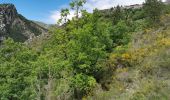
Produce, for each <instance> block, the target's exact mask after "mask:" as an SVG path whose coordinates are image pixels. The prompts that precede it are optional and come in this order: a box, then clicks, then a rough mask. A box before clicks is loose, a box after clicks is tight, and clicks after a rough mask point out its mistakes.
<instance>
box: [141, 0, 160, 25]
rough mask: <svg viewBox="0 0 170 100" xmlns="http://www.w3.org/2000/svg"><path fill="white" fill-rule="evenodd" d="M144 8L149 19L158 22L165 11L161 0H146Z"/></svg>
mask: <svg viewBox="0 0 170 100" xmlns="http://www.w3.org/2000/svg"><path fill="white" fill-rule="evenodd" d="M143 9H144V12H145V14H146V17H147V18H148V20H149V21H150V22H151V23H157V22H159V21H160V16H161V15H162V12H163V3H162V1H161V0H146V1H145V3H144V6H143Z"/></svg>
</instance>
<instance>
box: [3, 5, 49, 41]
mask: <svg viewBox="0 0 170 100" xmlns="http://www.w3.org/2000/svg"><path fill="white" fill-rule="evenodd" d="M45 32H47V30H46V29H45V28H43V27H41V26H39V25H37V24H35V23H34V22H32V21H29V20H27V19H26V18H25V17H23V16H22V15H20V14H18V13H17V10H16V8H15V6H14V5H13V4H0V41H2V40H3V39H4V38H7V37H10V38H13V39H14V41H18V42H24V41H26V40H28V39H30V38H32V37H35V36H38V35H40V34H42V33H45Z"/></svg>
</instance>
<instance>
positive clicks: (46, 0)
mask: <svg viewBox="0 0 170 100" xmlns="http://www.w3.org/2000/svg"><path fill="white" fill-rule="evenodd" d="M70 1H71V0H1V1H0V3H13V4H14V5H15V6H16V8H17V10H18V12H19V13H20V14H22V15H23V16H25V17H26V18H27V19H30V20H36V21H41V22H44V23H48V24H54V23H56V22H57V19H59V18H60V14H59V13H60V9H61V8H65V7H68V5H69V2H70ZM142 2H144V0H87V4H86V5H85V8H86V9H87V10H88V11H89V12H91V11H92V10H93V9H94V8H98V9H106V8H110V7H113V6H116V5H118V4H119V5H131V4H138V3H142ZM73 12H74V11H71V15H70V18H71V17H72V16H73V15H74V13H73Z"/></svg>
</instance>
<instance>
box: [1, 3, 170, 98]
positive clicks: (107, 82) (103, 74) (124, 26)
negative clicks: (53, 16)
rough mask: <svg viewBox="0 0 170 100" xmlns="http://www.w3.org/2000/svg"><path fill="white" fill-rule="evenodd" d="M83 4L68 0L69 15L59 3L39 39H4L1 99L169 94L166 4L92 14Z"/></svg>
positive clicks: (169, 18)
mask: <svg viewBox="0 0 170 100" xmlns="http://www.w3.org/2000/svg"><path fill="white" fill-rule="evenodd" d="M85 3H86V1H85V0H73V1H72V2H71V3H70V6H71V9H73V10H75V17H74V18H73V19H72V20H69V19H68V18H67V17H68V15H69V9H62V10H61V19H60V20H59V24H62V26H61V27H58V28H51V29H50V30H49V33H50V36H49V37H48V39H46V41H43V40H41V46H40V44H32V45H31V46H28V45H25V44H22V43H17V42H14V41H13V40H12V39H7V40H5V41H4V42H3V43H2V44H1V46H0V47H1V48H0V99H1V100H36V99H37V100H113V99H115V100H169V99H170V95H169V94H170V73H169V71H170V68H169V65H170V23H169V22H170V15H169V13H170V6H169V5H164V4H163V3H162V2H160V1H158V0H146V3H145V4H144V5H143V7H142V8H137V9H133V8H131V9H125V8H122V7H120V6H117V7H115V8H112V9H109V10H104V11H99V10H97V9H95V10H94V12H93V14H91V13H88V12H86V10H85V9H83V5H84V4H85ZM151 6H152V7H151ZM79 12H80V13H81V14H80V13H79ZM80 15H81V17H80ZM34 42H35V41H34ZM34 42H33V43H34ZM37 42H40V41H38V40H37Z"/></svg>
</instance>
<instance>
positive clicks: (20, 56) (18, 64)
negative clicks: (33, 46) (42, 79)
mask: <svg viewBox="0 0 170 100" xmlns="http://www.w3.org/2000/svg"><path fill="white" fill-rule="evenodd" d="M36 57H37V55H36V54H35V53H34V52H32V51H30V50H29V49H28V48H26V47H24V46H22V45H21V44H19V43H14V41H13V40H11V39H8V40H5V41H4V44H3V48H1V49H0V62H1V63H0V71H1V72H0V97H1V99H2V100H7V99H14V100H15V99H25V98H27V99H26V100H29V99H33V98H34V97H35V95H34V93H33V92H34V90H33V89H32V82H33V81H34V78H32V76H31V75H32V70H33V69H34V68H33V67H31V65H32V62H34V61H35V60H36Z"/></svg>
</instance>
